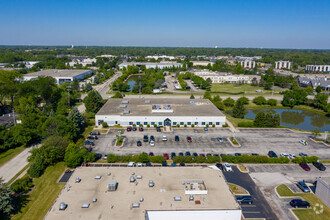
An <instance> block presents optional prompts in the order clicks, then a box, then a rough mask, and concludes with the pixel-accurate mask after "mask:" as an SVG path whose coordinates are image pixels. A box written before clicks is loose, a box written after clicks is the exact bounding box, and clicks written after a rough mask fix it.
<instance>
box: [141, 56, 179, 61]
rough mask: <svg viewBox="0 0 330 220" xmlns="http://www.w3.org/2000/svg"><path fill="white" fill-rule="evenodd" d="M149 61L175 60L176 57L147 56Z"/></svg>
mask: <svg viewBox="0 0 330 220" xmlns="http://www.w3.org/2000/svg"><path fill="white" fill-rule="evenodd" d="M146 58H147V59H155V60H158V59H169V60H175V57H174V56H166V55H160V56H157V55H155V56H146Z"/></svg>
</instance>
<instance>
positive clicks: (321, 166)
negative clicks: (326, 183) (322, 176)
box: [313, 162, 326, 171]
mask: <svg viewBox="0 0 330 220" xmlns="http://www.w3.org/2000/svg"><path fill="white" fill-rule="evenodd" d="M313 165H314V166H315V167H316V168H317V169H319V170H321V171H325V170H326V168H325V166H324V165H323V164H322V163H321V162H313Z"/></svg>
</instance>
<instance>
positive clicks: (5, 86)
mask: <svg viewBox="0 0 330 220" xmlns="http://www.w3.org/2000/svg"><path fill="white" fill-rule="evenodd" d="M21 77H22V74H20V73H19V72H18V71H16V70H14V71H5V70H0V104H2V101H3V99H4V98H6V97H8V98H10V100H11V107H13V104H14V96H15V95H16V94H17V92H18V89H19V81H20V78H21Z"/></svg>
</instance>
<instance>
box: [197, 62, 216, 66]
mask: <svg viewBox="0 0 330 220" xmlns="http://www.w3.org/2000/svg"><path fill="white" fill-rule="evenodd" d="M191 62H192V63H193V66H207V65H209V64H210V65H211V66H212V65H213V64H214V62H210V61H191Z"/></svg>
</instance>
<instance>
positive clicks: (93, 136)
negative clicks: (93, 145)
mask: <svg viewBox="0 0 330 220" xmlns="http://www.w3.org/2000/svg"><path fill="white" fill-rule="evenodd" d="M87 139H90V140H96V139H98V137H97V136H96V135H90V136H88V137H87Z"/></svg>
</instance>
